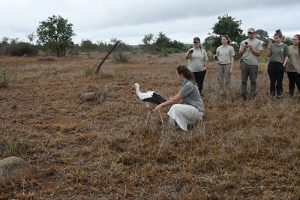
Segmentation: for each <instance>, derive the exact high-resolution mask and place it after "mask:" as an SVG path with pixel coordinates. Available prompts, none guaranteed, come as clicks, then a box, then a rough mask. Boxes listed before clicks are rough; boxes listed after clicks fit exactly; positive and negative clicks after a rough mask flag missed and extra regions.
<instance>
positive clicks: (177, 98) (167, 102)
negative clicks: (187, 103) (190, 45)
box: [154, 94, 182, 111]
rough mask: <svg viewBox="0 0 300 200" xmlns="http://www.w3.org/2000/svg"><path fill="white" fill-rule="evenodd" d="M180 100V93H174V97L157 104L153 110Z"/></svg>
mask: <svg viewBox="0 0 300 200" xmlns="http://www.w3.org/2000/svg"><path fill="white" fill-rule="evenodd" d="M181 100H182V96H180V94H176V95H175V96H174V97H172V98H171V99H169V100H168V101H166V102H164V103H161V104H159V105H157V106H156V107H155V109H154V111H157V110H160V109H162V108H163V107H166V106H169V105H173V104H176V103H179V102H180V101H181Z"/></svg>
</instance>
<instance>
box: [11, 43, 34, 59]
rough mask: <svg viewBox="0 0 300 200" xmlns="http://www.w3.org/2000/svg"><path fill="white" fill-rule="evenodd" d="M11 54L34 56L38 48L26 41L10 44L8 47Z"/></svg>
mask: <svg viewBox="0 0 300 200" xmlns="http://www.w3.org/2000/svg"><path fill="white" fill-rule="evenodd" d="M9 54H10V55H11V56H24V55H27V56H35V55H37V54H38V48H37V47H36V46H34V45H31V44H29V43H26V42H19V43H15V44H11V45H10V47H9Z"/></svg>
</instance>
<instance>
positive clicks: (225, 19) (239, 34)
mask: <svg viewBox="0 0 300 200" xmlns="http://www.w3.org/2000/svg"><path fill="white" fill-rule="evenodd" d="M241 24H242V21H241V20H236V19H235V18H234V17H231V16H229V15H228V14H225V15H222V16H219V17H218V22H217V23H215V24H214V26H213V28H212V30H213V34H211V36H213V37H211V38H209V40H211V39H212V40H213V41H211V42H212V46H213V47H214V50H215V49H216V48H217V47H218V46H219V45H221V36H222V35H228V36H229V38H230V40H231V43H232V44H234V46H235V47H236V46H238V44H239V43H240V42H241V41H242V40H243V30H242V29H241V28H240V26H241Z"/></svg>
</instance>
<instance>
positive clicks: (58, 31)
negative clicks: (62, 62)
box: [36, 15, 75, 57]
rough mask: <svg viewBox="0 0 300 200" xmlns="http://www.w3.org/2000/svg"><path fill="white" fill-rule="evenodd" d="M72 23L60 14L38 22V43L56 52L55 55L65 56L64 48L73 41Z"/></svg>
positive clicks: (69, 45)
mask: <svg viewBox="0 0 300 200" xmlns="http://www.w3.org/2000/svg"><path fill="white" fill-rule="evenodd" d="M72 27H73V24H71V23H68V20H66V19H64V18H62V17H61V16H55V15H53V16H52V17H49V18H48V19H47V20H46V21H42V22H40V25H39V26H38V28H37V31H36V32H37V36H38V43H39V44H41V45H44V46H45V47H46V48H47V49H49V50H50V51H52V52H53V53H56V56H57V57H61V56H65V55H66V49H67V48H69V47H71V46H72V45H73V44H74V43H73V41H72V37H73V36H75V33H74V31H73V29H72Z"/></svg>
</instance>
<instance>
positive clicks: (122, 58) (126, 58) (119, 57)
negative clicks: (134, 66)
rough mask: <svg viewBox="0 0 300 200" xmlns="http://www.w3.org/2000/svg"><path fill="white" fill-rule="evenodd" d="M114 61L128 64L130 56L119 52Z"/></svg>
mask: <svg viewBox="0 0 300 200" xmlns="http://www.w3.org/2000/svg"><path fill="white" fill-rule="evenodd" d="M114 61H115V62H117V63H128V62H129V56H128V55H126V54H124V53H122V52H118V53H117V54H115V55H114Z"/></svg>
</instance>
